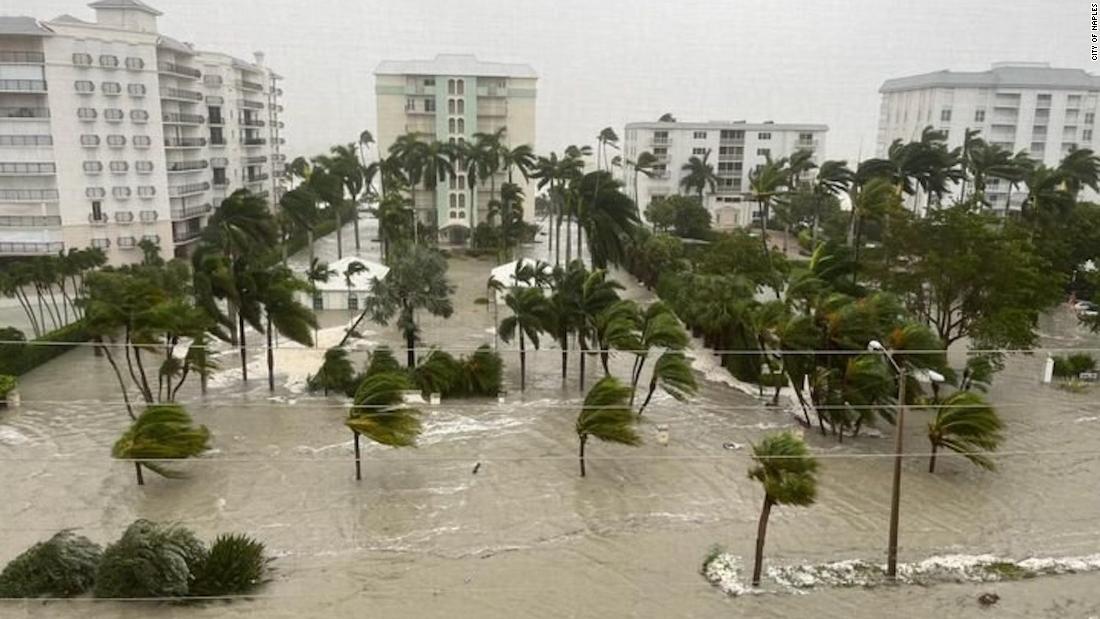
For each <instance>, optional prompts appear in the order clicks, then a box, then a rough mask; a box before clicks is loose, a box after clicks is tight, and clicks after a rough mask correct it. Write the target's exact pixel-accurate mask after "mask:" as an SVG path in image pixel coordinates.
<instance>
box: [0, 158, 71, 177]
mask: <svg viewBox="0 0 1100 619" xmlns="http://www.w3.org/2000/svg"><path fill="white" fill-rule="evenodd" d="M56 174H57V165H56V164H54V163H38V162H33V161H6V162H0V176H54V175H56Z"/></svg>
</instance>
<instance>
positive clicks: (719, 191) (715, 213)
mask: <svg viewBox="0 0 1100 619" xmlns="http://www.w3.org/2000/svg"><path fill="white" fill-rule="evenodd" d="M828 130H829V128H828V127H827V126H825V125H818V124H778V123H774V122H771V121H768V122H763V123H747V122H744V121H736V122H727V121H709V122H636V123H629V124H628V125H627V126H626V131H625V135H624V140H623V145H624V146H623V149H624V157H625V158H626V159H628V160H630V161H637V159H638V155H640V154H641V153H642V152H645V151H649V152H650V153H652V154H653V155H654V156H656V157H657V159H658V161H659V163H658V164H657V166H656V169H655V173H654V174H653V175H652V177H647V176H646V175H644V174H643V175H639V177H638V192H637V195H636V196H634V199H635V201H636V202H637V204H638V209H639V210H641V211H642V212H643V213H644V211H645V208H646V206H648V205H649V202H650V201H651V200H653V198H657V197H661V196H667V195H670V194H675V193H683V192H684V190H683V189H682V188H681V187H680V180H681V179H682V178H684V177H685V176H687V173H686V172H683V171H682V170H681V168H682V167H683V166H684V164H686V163H687V162H688V160H689V159H690V158H691V157H693V156H695V157H700V158H702V157H706V156H707V154H708V153H709V159H708V160H707V161H708V163H710V164H711V165H712V166H714V171H715V174H716V175H717V176H718V182H717V186H716V187H715V190H714V191H710V189H709V188H708V189H707V190H706V191H705V192H704V194H703V202H704V206H706V207H707V209H708V210H710V212H711V215H712V222H713V225H714V227H715V228H720V229H729V228H735V227H739V226H749V225H752V223H753V222H754V221H755V220H756V218H757V217H758V215H757V210H758V204H757V203H756V202H753V201H752V196H751V194H750V191H749V172H750V171H752V170H753V169H755V168H756V166H758V165H760V164H762V163H764V161H765V157H768V156H770V157H771V158H772V159H773V160H774V159H779V158H780V157H789V156H790V155H792V154H794V153H795V152H796V151H798V150H811V151H813V153H814V157H813V160H814V161H815V162H816V163H818V164H820V163H821V162H822V161H823V160H824V154H825V134H826V132H827V131H828ZM626 175H627V179H626V185H627V190H628V191H629V192H630V193H631V194H633V193H634V188H633V182H634V178H633V177H634V171H633V170H632V169H627V170H626Z"/></svg>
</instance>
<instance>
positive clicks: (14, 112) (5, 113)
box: [0, 107, 50, 120]
mask: <svg viewBox="0 0 1100 619" xmlns="http://www.w3.org/2000/svg"><path fill="white" fill-rule="evenodd" d="M49 117H50V108H48V107H0V119H3V120H24V119H25V120H41V119H46V118H49Z"/></svg>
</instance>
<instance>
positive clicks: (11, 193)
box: [0, 189, 58, 204]
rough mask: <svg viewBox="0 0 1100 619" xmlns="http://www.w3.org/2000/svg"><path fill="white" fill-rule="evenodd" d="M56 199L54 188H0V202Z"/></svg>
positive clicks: (52, 200) (33, 201)
mask: <svg viewBox="0 0 1100 619" xmlns="http://www.w3.org/2000/svg"><path fill="white" fill-rule="evenodd" d="M57 200H58V194H57V190H56V189H0V202H9V203H24V202H25V203H31V204H34V203H40V202H57Z"/></svg>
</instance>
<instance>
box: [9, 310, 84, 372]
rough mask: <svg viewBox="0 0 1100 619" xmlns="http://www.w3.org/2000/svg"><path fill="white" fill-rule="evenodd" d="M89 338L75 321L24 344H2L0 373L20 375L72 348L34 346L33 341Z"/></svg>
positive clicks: (67, 340)
mask: <svg viewBox="0 0 1100 619" xmlns="http://www.w3.org/2000/svg"><path fill="white" fill-rule="evenodd" d="M5 339H6V338H5ZM89 339H91V337H90V336H89V335H88V332H87V331H86V330H85V329H84V325H83V324H82V323H80V322H75V323H73V324H71V325H68V326H64V327H61V328H60V329H57V330H56V331H50V332H49V333H47V334H46V335H43V336H42V337H40V338H38V339H36V340H33V341H31V342H28V343H26V344H4V345H2V348H3V350H2V352H3V354H0V374H11V375H12V376H21V375H23V374H26V373H27V372H30V371H31V370H33V369H34V368H36V367H38V366H40V365H42V364H43V363H46V362H47V361H49V360H50V359H53V358H54V357H57V356H58V355H60V354H62V353H64V352H68V351H70V350H72V349H73V347H72V346H49V345H45V346H35V345H34V342H87V341H88V340H89Z"/></svg>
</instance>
